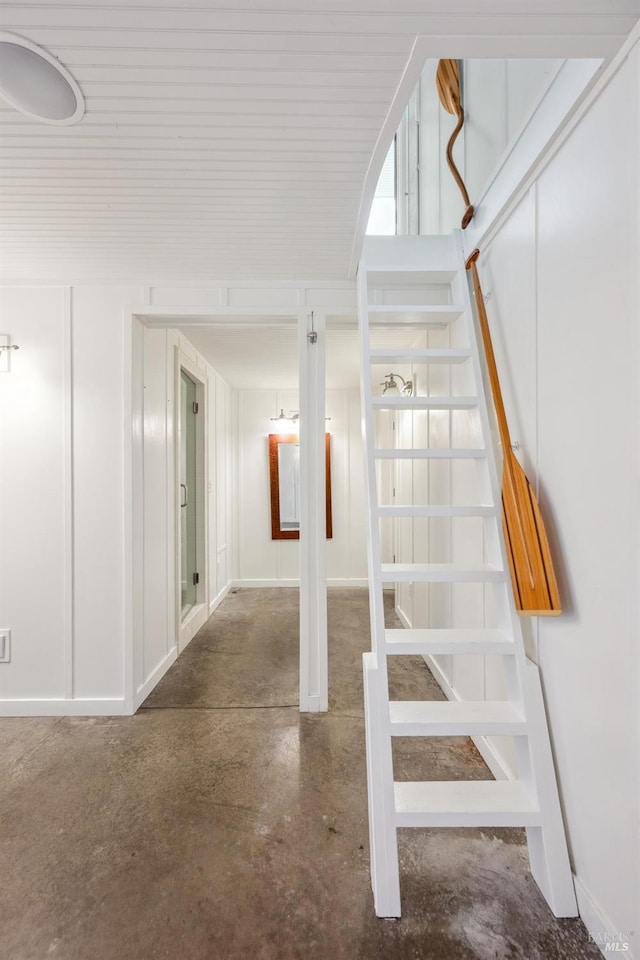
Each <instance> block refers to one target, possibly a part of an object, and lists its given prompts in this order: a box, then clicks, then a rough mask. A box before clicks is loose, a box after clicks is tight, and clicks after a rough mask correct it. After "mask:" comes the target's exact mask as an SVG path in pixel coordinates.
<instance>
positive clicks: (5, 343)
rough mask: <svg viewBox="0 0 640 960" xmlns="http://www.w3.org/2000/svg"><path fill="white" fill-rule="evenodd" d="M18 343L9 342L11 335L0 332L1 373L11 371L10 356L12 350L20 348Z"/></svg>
mask: <svg viewBox="0 0 640 960" xmlns="http://www.w3.org/2000/svg"><path fill="white" fill-rule="evenodd" d="M19 349H20V347H19V346H18V345H17V344H16V343H9V337H8V336H6V334H0V373H9V371H10V370H11V367H10V366H9V357H10V356H11V351H12V350H19Z"/></svg>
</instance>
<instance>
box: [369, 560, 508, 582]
mask: <svg viewBox="0 0 640 960" xmlns="http://www.w3.org/2000/svg"><path fill="white" fill-rule="evenodd" d="M504 579H505V572H504V570H501V569H500V568H499V567H494V566H493V565H492V564H489V563H480V564H476V565H472V564H463V563H383V564H381V580H382V582H383V583H399V582H403V583H465V582H469V583H478V582H480V581H483V580H491V581H501V580H504Z"/></svg>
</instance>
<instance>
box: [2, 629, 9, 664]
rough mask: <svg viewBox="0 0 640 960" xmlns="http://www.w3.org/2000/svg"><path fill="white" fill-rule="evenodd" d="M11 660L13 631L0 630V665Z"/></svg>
mask: <svg viewBox="0 0 640 960" xmlns="http://www.w3.org/2000/svg"><path fill="white" fill-rule="evenodd" d="M10 660H11V630H2V629H0V663H9V661H10Z"/></svg>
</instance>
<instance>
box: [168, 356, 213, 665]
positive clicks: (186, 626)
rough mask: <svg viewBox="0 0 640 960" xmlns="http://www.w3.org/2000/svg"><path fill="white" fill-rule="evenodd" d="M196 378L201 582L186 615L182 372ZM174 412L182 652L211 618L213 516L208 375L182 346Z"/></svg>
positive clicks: (177, 604) (178, 627)
mask: <svg viewBox="0 0 640 960" xmlns="http://www.w3.org/2000/svg"><path fill="white" fill-rule="evenodd" d="M183 370H184V372H185V373H186V374H187V375H188V376H189V377H190V378H191V380H193V382H194V383H195V385H196V403H197V404H198V414H197V419H196V491H195V497H196V517H197V521H196V557H197V567H198V573H199V574H200V580H199V583H198V584H197V585H196V602H195V603H194V605H193V606H192V608H191V609H190V610H189V611H188V613H187V615H186V616H185V617H184V619H183V618H182V592H181V591H182V581H181V558H182V526H181V522H180V520H181V518H180V510H181V507H180V428H181V423H180V395H181V374H182V371H183ZM174 397H175V402H174V411H175V427H174V430H175V443H174V445H173V502H174V523H175V544H176V549H175V557H174V560H175V579H174V582H175V592H176V598H175V612H176V644H177V647H178V654H181V653H182V651H183V650H184V649H185V647H186V646H187V644H189V643H190V642H191V640H193V638H194V636H195V635H196V633H197V632H198V630H199V629H200V628H201V627H202V626H204V624H205V623H206V622H207V619H208V617H209V563H208V556H209V550H208V546H209V544H208V540H209V517H208V507H209V504H208V499H209V498H208V496H207V490H208V482H209V478H208V461H209V457H208V448H209V435H208V422H207V418H208V402H207V400H208V398H207V376H206V373H205V371H204V370H201V369H200V367H198V366H197V365H196V364H195V363H194V362H193V360H191V359H190V358H189V357H188V356H187V354H186V353H184V352H183V351H182V350H181V349H180V347H174Z"/></svg>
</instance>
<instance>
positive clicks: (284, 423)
mask: <svg viewBox="0 0 640 960" xmlns="http://www.w3.org/2000/svg"><path fill="white" fill-rule="evenodd" d="M269 419H270V420H271V422H272V423H275V428H274V429H275V432H276V433H289V432H291V430H293V431H294V433H297V432H298V430H299V429H300V426H299V423H298V421H299V420H300V414H299V413H298V412H297V411H296V410H292V411H291V412H290V413H289V416H286V414H285V412H284V410H283V409H282V407H281V408H280V413H279V414H278V416H277V417H269ZM324 419H325V421H326V420H331V417H325V418H324Z"/></svg>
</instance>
